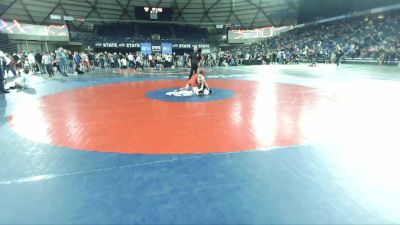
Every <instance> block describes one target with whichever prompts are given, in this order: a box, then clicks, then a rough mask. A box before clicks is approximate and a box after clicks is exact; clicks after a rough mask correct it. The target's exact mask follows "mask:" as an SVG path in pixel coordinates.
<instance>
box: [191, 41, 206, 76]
mask: <svg viewBox="0 0 400 225" xmlns="http://www.w3.org/2000/svg"><path fill="white" fill-rule="evenodd" d="M202 60H203V58H202V57H201V49H198V48H197V47H196V46H195V47H193V53H192V54H191V55H190V64H191V66H190V75H189V78H188V80H190V78H192V76H193V74H194V73H197V69H198V68H199V65H200V63H201V61H202Z"/></svg>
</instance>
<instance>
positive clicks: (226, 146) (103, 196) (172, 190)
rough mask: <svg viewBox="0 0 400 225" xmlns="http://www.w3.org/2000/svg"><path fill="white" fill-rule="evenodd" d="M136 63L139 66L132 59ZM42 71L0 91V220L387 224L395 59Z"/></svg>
mask: <svg viewBox="0 0 400 225" xmlns="http://www.w3.org/2000/svg"><path fill="white" fill-rule="evenodd" d="M145 72H146V71H145ZM206 76H207V83H208V84H209V86H210V88H211V89H212V90H214V91H215V92H214V93H213V94H212V95H209V96H198V97H197V96H167V95H166V93H168V92H170V91H173V90H176V89H177V88H179V87H183V86H184V85H185V83H186V81H187V74H162V73H160V74H155V75H154V74H150V75H147V74H129V71H127V74H125V75H121V74H115V73H113V71H111V70H96V71H93V72H91V73H90V74H89V75H88V74H85V75H83V76H79V77H78V76H76V77H66V78H64V77H56V78H54V79H43V80H41V81H40V82H38V83H35V84H34V85H33V87H34V89H32V90H31V89H29V90H12V91H11V93H9V94H7V95H0V116H1V120H0V209H1V210H0V224H399V223H400V212H399V207H398V203H399V202H400V182H399V179H398V171H399V170H400V166H399V163H398V162H399V161H400V154H399V151H398V150H399V149H400V143H399V141H398V140H399V139H398V134H399V133H400V119H399V115H400V107H398V106H397V105H398V104H397V102H398V100H399V99H400V91H399V90H400V83H399V82H398V81H399V80H400V77H399V74H398V68H397V67H396V68H394V67H378V66H376V67H374V66H362V65H354V66H350V65H343V66H341V67H340V68H339V69H337V68H336V66H335V65H318V66H317V67H313V68H311V67H308V65H284V66H281V65H271V66H251V67H229V68H215V69H214V68H213V71H212V72H209V73H206Z"/></svg>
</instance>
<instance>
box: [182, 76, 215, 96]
mask: <svg viewBox="0 0 400 225" xmlns="http://www.w3.org/2000/svg"><path fill="white" fill-rule="evenodd" d="M190 88H191V89H192V91H193V94H194V95H209V94H211V93H212V91H211V90H210V87H208V84H207V82H206V79H205V77H204V72H203V71H200V72H199V73H195V74H193V76H192V77H191V78H190V80H189V81H188V82H187V83H186V86H185V87H183V88H181V89H179V90H181V91H182V90H190Z"/></svg>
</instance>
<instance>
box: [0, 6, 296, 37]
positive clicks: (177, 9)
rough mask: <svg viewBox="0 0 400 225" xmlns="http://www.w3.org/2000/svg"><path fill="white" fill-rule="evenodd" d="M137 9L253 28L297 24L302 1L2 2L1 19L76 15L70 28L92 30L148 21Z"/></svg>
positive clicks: (42, 20) (184, 20) (181, 20)
mask: <svg viewBox="0 0 400 225" xmlns="http://www.w3.org/2000/svg"><path fill="white" fill-rule="evenodd" d="M135 6H149V7H170V8H173V9H174V13H173V16H172V21H170V22H167V23H176V24H190V25H195V26H202V27H208V28H212V27H215V25H220V24H231V26H232V27H235V26H236V27H239V26H240V27H241V28H246V29H250V28H257V27H265V26H271V25H272V26H281V25H287V24H295V23H296V21H297V14H298V8H299V0H1V1H0V18H1V19H4V20H12V19H16V20H19V21H20V22H25V23H33V24H55V23H59V22H60V21H56V20H52V19H50V15H62V16H64V15H66V16H73V17H74V21H73V22H70V29H72V30H76V31H89V30H91V29H92V28H93V25H98V24H105V23H115V22H135V21H136V22H144V21H139V20H136V19H135ZM147 22H148V21H147Z"/></svg>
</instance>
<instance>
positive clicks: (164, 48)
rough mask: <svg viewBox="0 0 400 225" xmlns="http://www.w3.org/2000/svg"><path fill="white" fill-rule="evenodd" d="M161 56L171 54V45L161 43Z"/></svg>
mask: <svg viewBox="0 0 400 225" xmlns="http://www.w3.org/2000/svg"><path fill="white" fill-rule="evenodd" d="M161 52H162V54H167V55H171V54H172V43H161Z"/></svg>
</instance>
